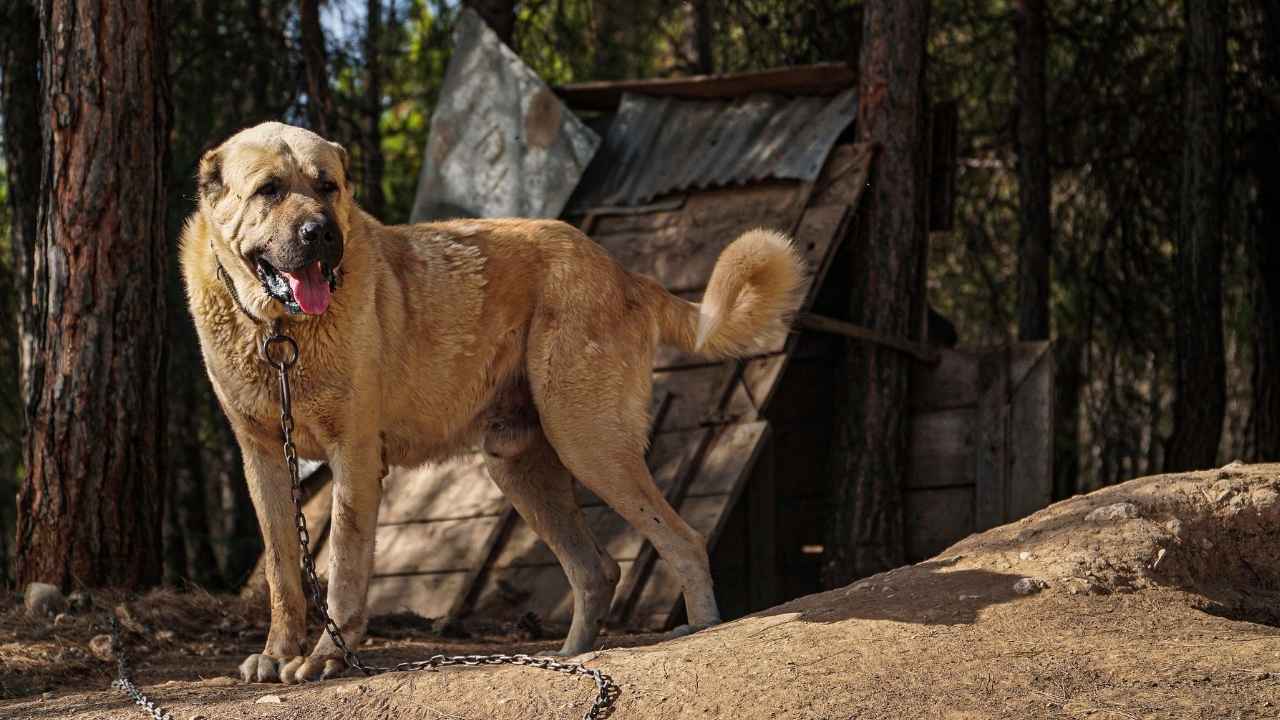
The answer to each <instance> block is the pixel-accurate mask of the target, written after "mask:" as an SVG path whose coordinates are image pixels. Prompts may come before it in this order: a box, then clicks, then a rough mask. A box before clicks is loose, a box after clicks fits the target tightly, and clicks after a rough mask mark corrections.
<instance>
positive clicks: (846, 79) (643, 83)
mask: <svg viewBox="0 0 1280 720" xmlns="http://www.w3.org/2000/svg"><path fill="white" fill-rule="evenodd" d="M857 81H858V76H857V73H856V71H854V70H853V69H852V68H850V67H849V64H848V63H837V62H830V63H818V64H815V65H800V66H797V67H788V68H777V69H772V70H760V71H758V72H750V73H735V74H732V75H693V76H690V77H678V78H653V79H650V78H646V79H643V80H594V81H591V82H582V83H572V84H569V85H557V86H554V87H552V88H551V89H552V90H554V91H555V93H556V94H557V95H559V96H560V98H561V99H562V100H564V102H565V104H566V105H568V106H569V107H571V108H573V109H575V110H598V111H610V110H616V109H617V107H618V103H620V102H621V101H622V94H623V93H628V92H630V93H638V94H640V95H655V96H660V97H678V98H687V99H694V100H729V99H733V98H739V97H745V96H747V95H750V94H751V93H758V92H768V93H782V94H785V95H837V94H839V93H840V92H841V91H843V90H847V89H848V88H850V87H853V85H854V84H855V83H857Z"/></svg>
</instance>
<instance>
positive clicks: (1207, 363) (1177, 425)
mask: <svg viewBox="0 0 1280 720" xmlns="http://www.w3.org/2000/svg"><path fill="white" fill-rule="evenodd" d="M1185 7H1186V16H1187V33H1186V46H1187V73H1186V77H1187V83H1186V97H1185V100H1184V109H1183V113H1184V117H1183V123H1184V128H1185V132H1186V135H1185V138H1184V140H1183V153H1182V203H1181V216H1180V218H1179V227H1178V239H1177V250H1176V257H1175V264H1176V267H1177V275H1178V282H1179V286H1180V287H1179V290H1178V292H1177V293H1174V296H1175V297H1176V298H1177V333H1178V340H1177V385H1176V388H1175V397H1174V406H1173V411H1174V412H1173V435H1172V436H1171V437H1170V438H1169V445H1168V452H1167V453H1166V455H1165V471H1166V472H1177V471H1184V470H1197V469H1203V468H1207V467H1212V466H1213V465H1215V464H1216V462H1217V455H1218V444H1219V442H1220V440H1221V438H1222V423H1223V414H1224V411H1225V409H1226V360H1225V357H1224V351H1223V338H1222V223H1223V215H1224V206H1225V204H1226V197H1225V196H1226V160H1225V155H1224V153H1225V150H1226V102H1227V2H1226V0H1187V3H1186V6H1185Z"/></svg>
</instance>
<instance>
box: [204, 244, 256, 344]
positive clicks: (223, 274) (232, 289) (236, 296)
mask: <svg viewBox="0 0 1280 720" xmlns="http://www.w3.org/2000/svg"><path fill="white" fill-rule="evenodd" d="M209 249H210V250H211V251H213V243H210V244H209ZM213 263H214V265H216V266H217V268H216V270H215V272H216V273H217V275H218V277H219V278H221V279H222V284H223V285H226V286H227V292H228V293H230V294H231V302H233V303H235V306H236V308H237V309H238V310H240V312H241V313H243V314H244V316H245V317H247V318H249V320H250V321H251V322H252V323H253V324H255V325H266V324H267V322H266V321H265V320H263V319H262V318H260V317H258V316H257V315H254V314H253V313H252V312H250V311H249V308H247V307H245V306H244V302H242V301H241V300H240V293H238V292H236V284H235V283H234V282H232V281H231V275H230V274H228V273H227V269H226V268H225V267H223V266H222V260H221V259H219V258H218V253H217V251H213Z"/></svg>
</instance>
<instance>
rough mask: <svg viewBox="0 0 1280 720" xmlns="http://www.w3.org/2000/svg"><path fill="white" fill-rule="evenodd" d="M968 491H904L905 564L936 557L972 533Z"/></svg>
mask: <svg viewBox="0 0 1280 720" xmlns="http://www.w3.org/2000/svg"><path fill="white" fill-rule="evenodd" d="M973 521H974V518H973V492H972V491H971V490H970V489H968V488H938V489H926V490H908V491H906V492H905V493H904V494H903V522H904V524H905V529H906V546H907V547H906V551H907V562H920V561H921V560H925V559H928V558H931V557H933V556H934V555H937V554H938V553H939V552H942V551H943V550H944V549H946V548H947V547H949V546H950V545H952V544H953V543H955V542H957V541H959V540H961V539H962V538H964V537H967V536H968V535H969V534H970V533H972V532H974V526H973Z"/></svg>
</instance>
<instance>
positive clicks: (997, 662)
mask: <svg viewBox="0 0 1280 720" xmlns="http://www.w3.org/2000/svg"><path fill="white" fill-rule="evenodd" d="M1278 539H1280V465H1265V466H1264V465H1259V466H1242V465H1231V466H1227V467H1225V468H1222V469H1219V470H1213V471H1206V472H1201V473H1193V474H1187V475H1167V476H1157V477H1150V478H1143V479H1140V480H1134V481H1132V482H1129V483H1126V484H1124V485H1119V486H1116V487H1112V488H1107V489H1105V490H1102V491H1099V492H1097V493H1093V494H1091V495H1087V496H1080V497H1076V498H1072V499H1070V500H1067V501H1065V502H1062V503H1058V504H1056V505H1054V506H1052V507H1050V508H1047V509H1045V510H1043V511H1041V512H1039V513H1036V514H1035V515H1033V516H1031V517H1030V518H1027V519H1025V520H1022V521H1019V522H1016V523H1012V524H1010V525H1006V526H1004V527H1000V528H996V529H994V530H991V531H989V532H986V533H983V534H980V535H974V536H972V537H969V538H967V539H965V540H964V541H962V542H960V543H958V544H956V545H954V546H953V547H951V548H949V549H948V550H947V551H945V552H944V553H942V554H941V555H939V556H938V557H936V558H934V559H932V560H929V561H927V562H923V563H920V564H918V565H915V566H911V567H905V568H900V569H898V570H895V571H892V572H889V573H884V574H881V575H877V576H875V577H872V578H868V579H865V580H862V581H859V582H857V583H855V584H853V585H851V586H849V587H846V588H842V589H840V590H835V591H831V592H827V593H822V594H818V595H812V596H809V597H806V598H801V599H799V600H796V601H793V602H790V603H787V604H785V605H781V606H779V607H776V608H773V609H770V610H767V611H764V612H761V613H757V614H755V615H752V616H749V617H746V618H743V619H740V620H737V621H735V622H731V623H727V624H725V625H722V626H719V627H716V628H713V629H711V630H708V631H705V632H702V633H699V634H696V635H693V636H690V637H687V638H682V639H679V640H674V641H669V642H663V643H658V644H648V645H646V644H644V643H646V642H651V641H652V640H653V638H646V637H637V636H622V637H618V636H610V637H606V638H605V639H604V643H603V649H601V650H599V651H597V652H593V653H589V654H587V655H585V656H582V658H580V659H582V660H585V661H586V662H587V663H588V664H589V665H590V666H591V667H598V668H601V669H603V670H605V671H606V672H608V673H610V674H612V675H613V677H614V678H615V680H616V681H617V682H619V683H620V684H621V685H622V688H623V690H622V695H621V697H620V698H619V700H618V704H617V709H616V712H615V713H614V715H613V717H614V718H618V719H619V720H621V719H622V718H661V719H667V718H699V717H705V718H796V719H799V718H805V719H808V718H859V719H861V718H894V719H898V718H904V719H905V718H938V719H940V720H977V719H978V718H1098V719H1101V718H1152V719H1155V718H1169V719H1174V718H1177V719H1183V718H1206V719H1207V718H1215V719H1217V718H1276V717H1280V630H1278V629H1277V628H1276V627H1273V625H1274V624H1276V623H1277V621H1280V603H1278V602H1277V600H1280V597H1278V595H1280V593H1278V592H1277V591H1278V590H1280V542H1277V540H1278ZM96 602H97V603H98V604H100V605H107V606H108V607H109V606H110V604H109V603H110V602H114V600H113V599H109V598H98V599H96ZM127 608H128V610H129V615H128V619H129V620H131V621H132V623H126V624H131V625H132V626H133V627H134V628H135V630H136V631H138V632H135V633H132V637H133V639H134V642H135V643H141V644H143V645H145V646H146V648H145V650H144V649H142V648H139V649H138V650H137V652H138V653H139V654H142V653H144V652H145V660H144V661H141V662H138V663H137V664H138V670H137V673H136V674H137V679H138V681H139V682H141V683H143V684H144V685H145V686H146V687H147V689H148V690H149V692H151V694H152V695H153V697H154V699H155V700H156V701H158V702H160V703H162V704H163V705H165V706H166V707H169V708H172V709H173V711H174V717H175V718H176V719H177V720H192V718H205V719H206V720H222V719H227V720H231V719H238V718H280V719H284V718H291V719H292V718H298V719H301V720H318V719H320V718H336V719H342V720H345V719H350V720H356V719H365V718H369V719H372V718H378V719H382V718H413V719H418V718H422V719H424V720H427V719H430V720H438V719H442V718H472V719H477V718H576V717H580V716H581V714H582V712H583V711H584V710H585V709H586V708H587V706H588V705H589V703H590V699H591V698H592V696H593V695H594V688H593V687H592V686H591V684H590V682H589V681H587V680H584V679H581V678H570V677H564V676H560V675H556V674H552V673H547V672H543V671H538V670H532V669H527V668H500V669H490V668H475V669H471V668H468V669H463V670H453V669H451V670H445V671H442V672H438V673H430V674H423V673H419V674H412V675H406V674H400V675H389V676H380V677H376V678H344V679H340V680H336V681H329V682H325V683H321V684H318V685H308V686H301V687H284V686H278V685H247V684H243V683H240V682H239V681H233V680H229V679H228V677H229V676H230V675H231V673H232V672H233V670H234V668H235V665H236V664H237V663H238V662H239V660H240V659H241V657H242V656H243V655H244V654H245V653H246V652H248V651H250V650H252V649H255V648H256V647H258V645H259V644H260V642H261V635H262V632H263V626H262V620H263V618H261V617H260V616H258V615H256V614H255V613H257V612H260V611H258V610H257V609H256V608H257V606H256V605H255V606H250V605H247V604H245V603H243V602H241V601H236V600H227V599H218V598H212V597H208V596H197V597H195V598H193V597H192V596H191V595H187V596H184V597H183V598H181V599H175V598H174V597H173V596H172V595H159V596H153V597H151V598H146V599H144V600H141V601H137V602H133V603H129V604H128V605H127ZM1266 623H1271V624H1272V625H1269V624H1266ZM164 627H167V628H169V629H170V630H171V631H172V632H173V633H174V635H173V637H169V636H167V635H161V634H160V630H159V628H164ZM498 630H500V631H501V630H502V629H498ZM97 632H102V627H101V626H98V627H97V628H94V627H93V620H92V619H91V618H90V617H89V616H77V617H75V618H73V619H72V620H70V621H69V622H68V621H67V620H66V619H64V622H63V623H62V624H61V625H54V624H52V623H50V622H34V623H33V622H32V621H29V620H27V619H25V618H24V617H23V616H22V614H21V612H20V611H17V610H11V611H9V612H8V613H6V614H5V615H3V616H2V617H0V663H2V664H0V697H3V698H8V699H5V700H0V717H3V718H14V719H15V720H17V719H22V720H36V719H45V718H68V719H71V720H91V719H96V718H122V719H125V718H140V717H144V716H143V715H142V714H141V713H140V712H138V711H137V710H136V708H130V707H128V706H126V704H125V703H124V702H123V700H122V699H121V696H119V695H117V694H115V693H113V692H111V691H109V690H107V687H108V685H109V682H110V679H111V666H110V664H109V663H106V662H103V661H100V660H97V659H96V658H94V656H93V654H92V653H91V651H90V649H89V647H88V638H90V637H92V636H93V634H95V633H97ZM381 634H382V637H378V638H375V639H374V640H373V642H372V643H371V644H370V645H369V646H368V647H367V648H366V652H367V653H368V654H369V655H370V657H371V658H373V659H374V660H377V661H384V660H391V659H407V658H412V657H419V656H423V655H426V654H430V653H436V652H445V653H456V652H473V651H485V650H490V649H501V650H503V651H507V652H510V651H530V650H537V649H545V648H548V647H551V646H553V645H556V644H557V643H555V642H554V641H542V642H535V641H528V640H520V639H519V638H517V637H514V636H510V635H505V636H496V635H494V636H482V637H477V638H475V639H472V640H444V639H441V638H439V637H437V636H432V635H427V634H424V633H423V632H422V630H421V629H415V628H413V627H408V628H404V627H400V628H398V629H397V628H396V627H394V626H386V627H384V628H382V630H381ZM388 635H390V636H413V637H418V638H424V639H419V640H408V639H399V638H398V637H390V638H389V637H386V636H388ZM628 645H629V646H630V647H623V646H628ZM42 693H43V694H42ZM271 695H274V696H277V697H278V699H279V702H257V701H259V700H260V699H262V698H263V697H264V696H271ZM273 699H274V698H273Z"/></svg>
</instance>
